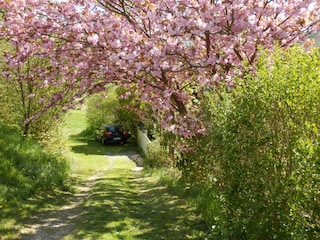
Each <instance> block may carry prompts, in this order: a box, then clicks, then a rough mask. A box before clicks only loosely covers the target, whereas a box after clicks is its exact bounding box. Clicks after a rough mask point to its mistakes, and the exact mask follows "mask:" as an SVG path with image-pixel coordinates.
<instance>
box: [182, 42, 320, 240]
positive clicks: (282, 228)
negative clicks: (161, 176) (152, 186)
mask: <svg viewBox="0 0 320 240" xmlns="http://www.w3.org/2000/svg"><path fill="white" fill-rule="evenodd" d="M257 69H258V71H257V74H256V76H255V77H251V76H247V77H246V78H245V79H242V80H239V81H238V85H237V87H236V89H235V90H234V91H233V92H231V93H228V92H221V91H220V92H219V94H211V95H210V96H208V101H207V103H206V104H203V106H204V111H206V113H207V121H209V122H210V123H211V125H210V128H209V129H208V135H206V136H204V137H203V138H198V139H192V140H193V146H194V148H195V151H194V152H193V153H190V154H189V155H187V156H185V159H184V161H182V162H181V163H180V167H181V168H182V169H183V171H184V175H185V176H188V177H189V180H193V181H196V182H198V183H199V182H202V183H203V184H204V185H205V186H206V191H203V193H201V194H200V195H199V199H200V202H199V206H200V207H201V208H202V212H203V213H204V215H205V216H206V218H207V219H208V221H209V222H211V223H212V225H213V229H214V236H215V237H217V238H218V239H318V238H320V235H319V232H320V225H319V221H320V217H319V216H320V195H319V189H320V169H319V166H320V162H319V159H320V146H319V141H320V135H319V129H320V118H319V113H320V112H319V111H320V49H316V50H314V51H313V52H312V53H310V54H308V53H306V52H305V51H304V50H303V49H302V48H301V47H297V46H296V47H293V48H292V49H289V50H287V51H283V50H280V49H276V51H275V53H273V54H270V52H268V51H264V52H263V53H262V56H261V57H260V61H259V62H258V65H257Z"/></svg>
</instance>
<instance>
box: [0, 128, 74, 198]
mask: <svg viewBox="0 0 320 240" xmlns="http://www.w3.org/2000/svg"><path fill="white" fill-rule="evenodd" d="M0 159H1V161H0V175H1V179H0V202H1V203H3V202H7V201H11V202H12V201H15V200H19V199H25V198H28V197H29V196H31V195H32V194H33V193H35V192H37V191H39V190H50V189H52V188H54V187H62V186H63V183H64V180H65V179H66V178H67V172H68V164H67V161H66V160H65V159H64V158H63V156H62V155H61V154H60V155H58V154H54V153H51V152H50V151H47V149H46V148H44V147H43V145H40V144H38V143H37V142H36V141H35V140H33V139H31V138H26V137H21V135H20V134H19V133H18V131H16V130H15V129H13V128H9V127H8V126H6V125H4V124H0Z"/></svg>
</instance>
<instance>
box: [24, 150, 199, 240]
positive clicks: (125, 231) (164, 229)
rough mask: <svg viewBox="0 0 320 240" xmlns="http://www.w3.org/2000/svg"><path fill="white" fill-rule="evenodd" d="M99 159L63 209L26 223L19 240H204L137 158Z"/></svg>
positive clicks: (187, 211)
mask: <svg viewBox="0 0 320 240" xmlns="http://www.w3.org/2000/svg"><path fill="white" fill-rule="evenodd" d="M104 157H105V158H106V159H107V160H106V161H104V163H103V164H98V165H97V168H96V170H95V171H94V173H93V174H91V175H90V176H89V177H87V178H86V179H84V180H83V182H82V183H81V184H80V185H79V186H78V187H77V189H78V190H77V192H76V194H74V195H73V196H72V197H70V200H69V201H68V202H67V204H65V205H63V206H59V207H54V208H52V209H49V210H47V211H45V212H41V213H40V214H39V215H37V216H34V217H33V218H31V219H29V220H28V221H27V222H26V223H25V225H24V228H23V229H22V231H21V239H22V240H33V239H45V240H56V239H66V240H70V239H92V240H93V239H98V240H100V239H101V240H103V239H106V240H113V239H114V240H117V239H146V240H149V239H150V240H153V239H172V240H178V239H205V237H204V233H203V224H202V222H201V219H200V218H199V217H198V216H197V215H196V214H194V209H193V208H191V207H190V206H188V205H187V204H186V203H185V202H184V201H183V200H181V199H180V198H179V197H177V196H175V195H174V194H172V193H170V192H169V191H168V190H167V189H166V187H165V186H163V185H161V184H160V183H159V182H158V179H157V178H155V177H152V176H149V175H146V174H145V173H144V172H143V171H141V167H140V164H141V158H139V155H138V154H136V153H135V152H134V151H128V152H123V153H120V154H119V153H118V154H111V155H107V156H104Z"/></svg>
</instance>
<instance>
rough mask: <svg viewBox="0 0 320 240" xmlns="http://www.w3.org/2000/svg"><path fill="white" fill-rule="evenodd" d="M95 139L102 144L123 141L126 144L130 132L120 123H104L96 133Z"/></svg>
mask: <svg viewBox="0 0 320 240" xmlns="http://www.w3.org/2000/svg"><path fill="white" fill-rule="evenodd" d="M94 136H95V139H96V140H97V141H100V142H101V143H102V144H108V143H122V144H126V143H127V141H128V138H129V137H130V134H128V133H127V131H126V130H125V129H124V128H123V127H122V126H120V125H118V124H102V125H101V127H100V128H97V129H96V131H95V133H94Z"/></svg>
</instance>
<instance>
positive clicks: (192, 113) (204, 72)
mask: <svg viewBox="0 0 320 240" xmlns="http://www.w3.org/2000/svg"><path fill="white" fill-rule="evenodd" d="M319 5H320V2H319V1H318V0H295V1H265V0H234V1H208V0H197V1H192V0H180V1H176V0H159V1H141V0H133V1H120V0H114V1H95V0H68V1H42V0H41V1H36V0H24V1H0V8H1V9H3V12H4V15H3V20H2V21H1V23H0V37H2V38H5V39H7V40H8V41H10V42H11V44H12V47H13V49H15V52H14V53H13V54H11V55H9V54H6V56H5V60H6V61H7V63H8V67H9V68H16V67H19V66H22V65H24V64H25V63H26V61H27V59H28V57H31V56H37V57H41V58H45V59H48V60H49V61H50V63H51V65H50V68H51V69H50V71H46V72H42V76H43V82H42V84H40V85H39V87H53V89H54V87H55V86H59V87H63V88H64V91H61V89H60V88H59V91H58V92H57V93H56V95H55V97H53V98H52V99H51V101H50V103H48V104H43V109H42V110H41V113H44V112H45V111H46V109H48V108H50V106H54V105H61V106H62V107H64V108H67V107H68V105H70V106H74V104H75V103H77V102H78V101H81V100H82V99H83V97H84V96H87V95H88V94H92V93H95V92H99V91H105V88H104V86H105V85H106V84H108V83H115V84H118V85H121V86H124V87H126V88H128V89H130V91H131V92H132V93H134V94H135V95H136V96H138V97H140V98H142V99H144V100H145V101H147V102H148V103H150V104H151V109H150V111H152V112H153V114H154V117H155V119H162V121H161V125H162V126H163V127H164V128H165V129H169V130H170V131H173V132H175V133H178V134H181V135H183V136H185V137H192V136H194V135H196V134H198V133H204V132H205V126H204V124H203V123H202V122H201V114H202V113H201V107H200V104H201V103H198V102H199V101H200V102H201V98H199V96H200V95H201V91H202V88H203V86H205V87H208V89H210V86H216V85H217V84H220V83H221V82H223V81H225V83H226V84H227V85H228V86H229V87H232V86H233V84H234V83H233V79H234V77H236V76H242V75H243V74H244V73H245V72H246V71H248V69H250V70H252V71H254V64H255V61H256V59H257V56H258V48H259V46H262V47H265V48H270V49H272V47H273V44H274V41H278V42H279V44H280V45H281V46H283V47H288V46H290V45H292V44H294V43H295V42H299V41H302V40H303V39H304V38H305V37H306V33H308V32H310V31H319V30H320V24H319ZM244 62H246V64H249V67H248V66H247V65H246V66H244V65H243V63H244ZM33 71H34V72H35V73H34V75H35V76H36V75H37V74H36V73H37V72H38V71H40V70H37V69H33ZM57 76H59V77H58V79H59V81H57ZM8 80H9V77H8ZM23 81H32V79H30V78H28V77H25V79H23ZM45 102H46V101H45ZM142 115H143V113H141V116H142ZM199 119H200V120H199ZM172 126H175V127H172Z"/></svg>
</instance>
